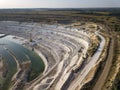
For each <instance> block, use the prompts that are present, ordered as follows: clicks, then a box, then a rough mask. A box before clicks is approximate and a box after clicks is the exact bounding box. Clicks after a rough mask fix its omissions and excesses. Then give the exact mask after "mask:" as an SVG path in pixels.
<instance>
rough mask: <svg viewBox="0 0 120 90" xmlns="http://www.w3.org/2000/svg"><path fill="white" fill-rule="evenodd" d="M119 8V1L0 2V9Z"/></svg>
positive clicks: (22, 0) (10, 0)
mask: <svg viewBox="0 0 120 90" xmlns="http://www.w3.org/2000/svg"><path fill="white" fill-rule="evenodd" d="M89 7H120V0H0V8H89Z"/></svg>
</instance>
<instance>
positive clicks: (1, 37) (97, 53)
mask: <svg viewBox="0 0 120 90" xmlns="http://www.w3.org/2000/svg"><path fill="white" fill-rule="evenodd" d="M98 27H99V28H98ZM101 28H102V27H101V26H99V25H97V24H94V23H85V24H84V25H83V24H82V25H81V23H77V25H75V24H72V25H60V24H58V25H57V24H54V25H53V24H52V25H50V24H41V23H27V22H15V21H0V57H1V59H0V90H8V89H9V90H80V89H81V88H82V86H83V85H84V84H86V83H87V82H89V81H90V80H92V79H93V77H94V73H95V72H96V71H95V70H96V69H95V68H96V66H97V65H98V64H99V62H100V61H101V60H102V59H103V58H104V56H105V52H106V49H105V47H106V46H107V42H108V40H107V39H106V38H105V37H104V36H103V35H102V34H101V32H100V29H101ZM86 78H87V79H86Z"/></svg>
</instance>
